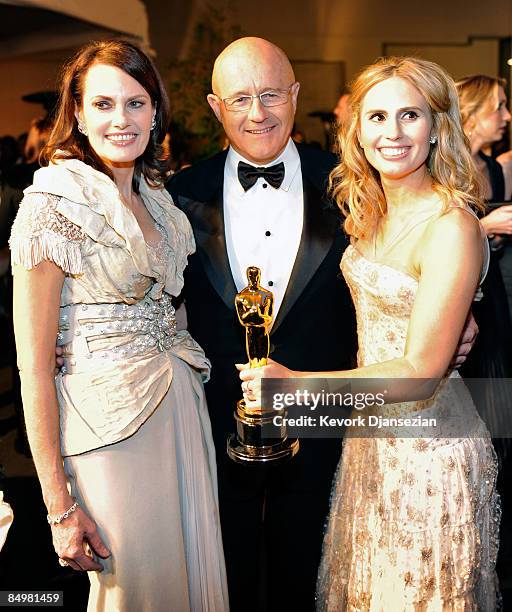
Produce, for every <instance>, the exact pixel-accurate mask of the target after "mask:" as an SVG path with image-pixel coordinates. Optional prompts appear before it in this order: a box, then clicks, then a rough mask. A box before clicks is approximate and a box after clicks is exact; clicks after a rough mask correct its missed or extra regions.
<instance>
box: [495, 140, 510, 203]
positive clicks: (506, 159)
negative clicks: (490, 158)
mask: <svg viewBox="0 0 512 612" xmlns="http://www.w3.org/2000/svg"><path fill="white" fill-rule="evenodd" d="M496 161H497V162H498V163H499V164H500V165H501V167H502V168H503V175H504V177H505V200H506V201H508V200H511V199H512V151H507V152H506V153H502V154H501V155H500V156H499V157H497V158H496Z"/></svg>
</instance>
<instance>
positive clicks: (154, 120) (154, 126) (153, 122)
mask: <svg viewBox="0 0 512 612" xmlns="http://www.w3.org/2000/svg"><path fill="white" fill-rule="evenodd" d="M155 128H156V117H155V115H153V119H152V120H151V131H153V130H154V129H155Z"/></svg>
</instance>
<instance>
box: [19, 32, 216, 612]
mask: <svg viewBox="0 0 512 612" xmlns="http://www.w3.org/2000/svg"><path fill="white" fill-rule="evenodd" d="M167 112H168V103H167V98H166V95H165V90H164V89H163V85H162V83H161V81H160V78H159V76H158V74H157V72H156V70H155V68H154V66H153V64H152V63H151V61H150V60H149V58H148V57H147V56H146V55H145V54H144V53H143V52H142V51H141V50H140V49H138V48H137V47H136V46H134V45H132V44H130V43H127V42H124V41H106V42H100V43H91V44H89V45H87V46H85V47H84V48H82V49H81V50H80V51H79V52H78V53H77V55H76V57H75V58H73V60H71V62H70V63H69V64H68V66H67V67H66V69H65V72H64V76H63V80H62V90H61V100H60V106H59V110H58V114H57V118H56V125H55V128H54V130H53V133H52V136H51V138H50V142H49V144H48V147H47V149H46V150H45V153H44V155H45V157H44V162H45V163H46V166H45V167H43V168H42V169H40V170H38V171H37V172H36V173H35V176H34V184H33V185H32V186H31V187H29V188H28V189H27V190H26V191H25V198H24V200H23V202H22V204H21V206H20V210H19V214H18V216H17V218H16V221H15V223H14V226H13V229H12V235H11V240H10V245H11V251H12V262H13V273H14V292H15V309H14V312H15V331H16V341H17V348H18V363H19V366H20V376H21V383H22V394H23V403H24V411H25V418H26V424H27V432H28V436H29V440H30V445H31V449H32V453H33V457H34V462H35V464H36V468H37V471H38V476H39V479H40V483H41V488H42V492H43V498H44V501H45V504H46V506H47V509H48V519H49V522H50V523H51V530H52V536H53V544H54V547H55V551H56V553H57V555H58V561H59V563H60V565H62V566H64V567H69V568H71V569H72V570H75V571H87V572H88V575H89V579H90V583H91V589H90V596H89V605H88V610H89V611H90V612H92V611H98V612H100V611H102V612H103V611H104V612H169V611H170V610H172V611H173V612H190V611H193V612H199V611H202V612H206V611H208V612H225V611H226V610H227V609H228V597H227V588H226V576H225V568H224V557H223V551H222V540H221V534H220V525H219V516H218V501H217V490H216V466H215V452H214V446H213V441H212V436H211V430H210V422H209V418H208V411H207V407H206V404H205V399H204V393H203V381H205V380H207V377H208V374H209V362H208V360H207V359H206V358H205V355H204V353H203V351H202V349H201V348H200V347H199V346H198V345H197V344H196V343H195V342H194V340H193V339H192V338H191V337H190V335H189V334H188V332H187V331H185V330H178V329H177V324H176V318H175V311H174V308H173V305H172V297H173V296H177V295H179V293H180V291H181V288H182V286H183V271H184V268H185V266H186V263H187V256H188V255H189V254H190V253H192V252H193V251H194V240H193V236H192V230H191V228H190V225H189V223H188V221H187V219H186V217H185V216H184V215H183V213H181V212H180V211H179V210H178V209H177V208H175V207H174V205H173V203H172V200H171V199H170V196H169V195H168V194H167V192H166V191H165V190H164V189H163V187H162V181H163V180H165V177H166V173H165V168H164V166H163V164H162V162H161V161H159V159H160V147H159V146H158V143H159V142H161V141H162V139H163V136H164V135H165V128H166V126H167ZM56 337H57V338H58V344H59V345H61V346H62V347H63V356H64V366H63V368H62V371H61V373H59V375H58V376H57V377H56V378H55V379H54V365H53V361H54V352H55V338H56ZM33 553H34V551H33ZM26 554H27V551H26ZM29 557H30V554H29ZM29 557H27V559H28V558H29ZM36 557H37V553H36ZM31 560H32V561H35V560H36V559H34V556H33V554H32V558H31ZM56 563H57V558H56ZM32 569H34V568H32ZM31 571H32V570H31Z"/></svg>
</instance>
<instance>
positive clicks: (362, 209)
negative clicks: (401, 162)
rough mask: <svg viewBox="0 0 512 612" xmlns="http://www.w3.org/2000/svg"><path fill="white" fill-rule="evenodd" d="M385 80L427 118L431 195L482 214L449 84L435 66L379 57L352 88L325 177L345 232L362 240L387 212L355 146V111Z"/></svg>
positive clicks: (475, 176)
mask: <svg viewBox="0 0 512 612" xmlns="http://www.w3.org/2000/svg"><path fill="white" fill-rule="evenodd" d="M391 77H400V78H401V79H404V81H407V82H408V83H410V84H411V85H412V86H413V87H415V88H416V89H417V90H418V91H419V92H421V94H422V95H423V97H424V98H425V100H426V102H427V104H428V106H429V108H430V112H431V114H432V134H433V135H435V136H436V137H437V143H436V144H435V145H431V147H430V153H429V156H428V159H427V167H428V170H429V172H430V175H431V176H432V179H433V187H434V190H435V191H437V192H438V193H439V194H440V196H441V198H442V199H443V201H444V205H445V209H446V208H448V207H449V206H460V207H465V206H471V207H472V208H474V209H476V210H478V211H483V210H484V205H483V201H482V198H481V186H480V181H479V178H478V172H477V170H476V168H475V166H474V164H473V160H472V157H471V153H470V150H469V143H468V140H467V138H466V136H465V135H464V132H463V130H462V124H461V116H460V111H459V101H458V96H457V91H456V89H455V84H454V82H453V80H452V78H451V77H450V76H449V75H448V74H447V73H446V72H445V71H444V70H443V69H442V68H441V67H440V66H438V65H437V64H434V63H433V62H429V61H426V60H422V59H418V58H414V57H385V58H381V59H379V60H378V61H377V62H376V63H375V64H372V65H371V66H368V67H367V68H365V69H364V70H363V71H362V72H361V73H360V74H359V75H358V76H357V77H356V79H355V81H354V82H353V83H352V95H351V100H350V103H351V115H352V116H351V119H350V121H349V122H347V125H346V127H341V128H340V129H339V130H338V132H337V145H338V148H339V151H340V152H341V161H340V163H339V165H338V166H336V168H334V170H333V171H332V172H331V175H330V177H329V187H330V192H331V194H332V196H333V198H334V199H335V201H336V203H337V204H338V206H339V207H340V209H341V211H342V212H343V214H344V215H345V216H346V219H345V230H346V232H347V233H348V234H349V235H351V236H354V237H355V238H364V237H368V236H370V235H371V234H372V232H373V231H374V229H375V227H376V225H377V223H378V221H379V219H380V217H382V216H383V215H384V214H385V213H386V210H387V205H386V199H385V197H384V192H383V190H382V184H381V181H380V177H379V173H378V172H377V171H376V170H375V169H374V168H373V167H372V166H371V165H370V164H369V162H368V161H367V159H366V157H365V155H364V151H363V149H362V148H361V147H360V145H359V137H358V134H359V128H360V113H361V105H362V102H363V100H364V97H365V96H366V94H367V93H368V91H370V89H371V88H372V87H373V86H374V85H377V84H378V83H381V82H382V81H385V80H387V79H390V78H391Z"/></svg>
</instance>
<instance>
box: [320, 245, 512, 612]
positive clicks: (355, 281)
mask: <svg viewBox="0 0 512 612" xmlns="http://www.w3.org/2000/svg"><path fill="white" fill-rule="evenodd" d="M341 268H342V272H343V274H344V276H345V279H346V280H347V283H348V285H349V287H350V290H351V293H352V299H353V301H354V304H355V308H356V313H357V328H358V339H359V354H358V363H359V365H360V366H364V365H369V364H372V363H376V362H381V361H385V360H389V359H394V358H396V357H400V356H401V355H403V353H404V348H405V341H406V337H407V328H408V324H409V318H410V315H411V310H412V307H413V304H414V300H415V295H416V290H417V280H416V279H415V278H413V277H412V276H410V275H408V274H407V273H405V272H403V271H400V270H398V269H395V268H392V267H389V266H387V265H384V264H380V263H376V262H373V261H370V260H368V259H366V258H365V257H363V256H362V255H361V254H360V253H359V252H358V251H357V249H356V248H355V247H353V246H350V247H348V248H347V249H346V251H345V254H344V256H343V259H342V264H341ZM456 378H460V377H459V375H458V373H457V372H455V371H454V372H451V373H449V374H448V375H447V378H446V379H444V380H443V381H442V382H441V384H440V385H439V387H438V389H437V390H436V392H435V394H434V396H433V397H432V398H431V399H429V400H423V401H422V402H408V403H407V404H400V405H389V406H387V407H386V410H388V412H392V411H393V408H394V407H396V409H397V410H402V411H403V410H404V408H407V410H408V411H411V412H412V413H414V412H416V413H418V414H421V413H422V414H425V415H426V414H427V413H428V416H429V417H437V423H438V430H436V437H434V438H432V437H431V438H406V437H399V435H397V436H395V437H381V438H376V437H374V438H368V437H366V438H357V437H347V438H346V439H345V442H344V447H343V454H342V459H341V461H340V464H339V467H338V471H337V475H336V477H335V481H334V485H333V491H332V499H331V511H330V515H329V519H328V524H327V529H326V534H325V539H324V548H323V554H322V560H321V565H320V570H319V577H318V585H317V607H318V609H319V610H325V611H333V610H351V611H356V610H357V611H358V612H362V611H372V612H390V611H393V612H400V611H421V612H427V611H428V612H432V611H436V612H437V611H443V612H445V611H450V612H454V611H468V610H480V611H491V610H494V609H495V605H496V599H497V579H496V574H495V562H496V554H497V549H498V528H499V516H500V507H499V499H498V496H497V494H496V492H495V479H496V473H497V464H496V456H495V452H494V449H493V447H492V443H491V440H490V437H489V433H488V431H487V429H486V427H485V425H484V424H483V422H482V421H481V419H480V417H479V416H478V414H477V412H476V409H475V407H474V405H473V403H472V400H471V397H470V395H469V393H468V392H467V390H466V388H465V387H464V385H463V383H462V382H461V381H460V380H459V381H458V383H457V384H453V383H450V384H446V383H447V381H450V380H452V381H453V379H456ZM420 411H421V412H420ZM448 416H449V417H450V418H447V417H448ZM460 419H462V420H463V422H464V424H465V425H464V434H462V433H461V432H460V431H459V432H458V433H457V432H455V431H453V430H451V429H450V427H452V426H453V423H454V422H457V421H459V423H460ZM437 431H439V435H437Z"/></svg>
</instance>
